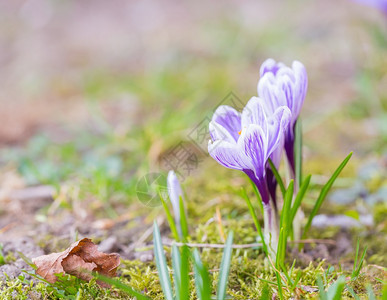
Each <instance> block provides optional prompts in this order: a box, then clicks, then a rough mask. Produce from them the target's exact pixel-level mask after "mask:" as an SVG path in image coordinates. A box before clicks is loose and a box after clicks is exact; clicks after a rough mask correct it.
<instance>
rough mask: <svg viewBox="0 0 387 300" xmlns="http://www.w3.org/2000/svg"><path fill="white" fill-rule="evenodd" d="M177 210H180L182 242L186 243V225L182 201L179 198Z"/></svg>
mask: <svg viewBox="0 0 387 300" xmlns="http://www.w3.org/2000/svg"><path fill="white" fill-rule="evenodd" d="M179 209H180V225H181V233H182V234H183V241H184V242H185V241H187V237H188V224H187V217H186V215H185V208H184V201H183V198H182V197H181V196H180V198H179Z"/></svg>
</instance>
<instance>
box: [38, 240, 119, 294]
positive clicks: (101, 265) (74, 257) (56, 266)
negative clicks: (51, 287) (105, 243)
mask: <svg viewBox="0 0 387 300" xmlns="http://www.w3.org/2000/svg"><path fill="white" fill-rule="evenodd" d="M32 261H33V263H34V264H35V265H36V266H37V270H36V274H38V275H40V276H42V277H43V278H44V279H46V280H47V281H48V282H50V283H54V282H56V280H57V277H56V276H55V274H60V273H61V274H64V273H65V274H70V275H74V276H76V277H78V278H81V279H83V280H86V281H89V280H90V279H91V278H92V275H91V272H98V273H100V274H102V275H105V276H109V277H114V276H116V271H117V268H118V266H119V264H120V256H119V255H118V254H116V253H112V254H106V253H102V252H99V251H98V247H97V245H95V244H94V243H93V242H92V241H91V240H90V239H88V238H84V239H82V240H80V241H77V242H75V243H73V244H72V245H71V246H70V247H69V248H67V249H66V250H65V251H63V252H60V253H51V254H48V255H42V256H39V257H36V258H34V259H33V260H32ZM98 283H99V284H100V285H101V286H105V287H106V286H107V285H106V284H104V283H102V282H98Z"/></svg>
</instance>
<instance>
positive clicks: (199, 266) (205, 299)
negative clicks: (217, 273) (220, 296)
mask: <svg viewBox="0 0 387 300" xmlns="http://www.w3.org/2000/svg"><path fill="white" fill-rule="evenodd" d="M192 259H193V266H194V274H195V285H196V292H197V295H198V299H200V300H211V281H210V276H209V274H208V271H207V268H206V267H205V266H204V265H203V263H202V261H201V259H200V255H199V251H198V250H197V249H194V250H193V252H192Z"/></svg>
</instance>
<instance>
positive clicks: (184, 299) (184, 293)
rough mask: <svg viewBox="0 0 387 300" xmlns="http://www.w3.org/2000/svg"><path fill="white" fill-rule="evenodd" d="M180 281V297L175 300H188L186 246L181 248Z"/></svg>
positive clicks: (188, 254)
mask: <svg viewBox="0 0 387 300" xmlns="http://www.w3.org/2000/svg"><path fill="white" fill-rule="evenodd" d="M181 251H182V253H181V276H180V277H181V281H180V295H177V297H176V298H177V299H179V300H180V299H181V300H189V256H190V251H189V248H188V246H187V245H184V246H183V247H182V248H181Z"/></svg>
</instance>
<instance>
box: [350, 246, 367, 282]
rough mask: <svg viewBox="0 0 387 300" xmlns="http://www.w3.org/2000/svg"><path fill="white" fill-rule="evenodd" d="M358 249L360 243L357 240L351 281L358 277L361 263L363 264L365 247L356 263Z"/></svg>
mask: <svg viewBox="0 0 387 300" xmlns="http://www.w3.org/2000/svg"><path fill="white" fill-rule="evenodd" d="M359 248H360V241H359V239H358V240H357V245H356V255H355V260H354V262H353V270H352V275H351V279H355V278H357V277H358V276H359V274H360V271H361V268H362V267H363V262H364V258H365V255H366V253H367V247H365V249H364V251H363V254H362V256H361V258H360V261H359V262H358V260H359Z"/></svg>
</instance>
